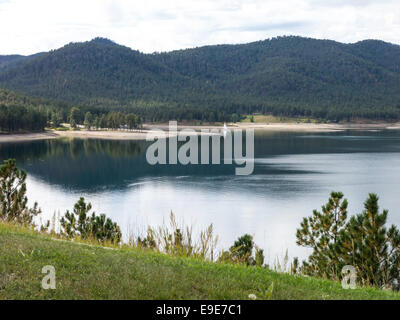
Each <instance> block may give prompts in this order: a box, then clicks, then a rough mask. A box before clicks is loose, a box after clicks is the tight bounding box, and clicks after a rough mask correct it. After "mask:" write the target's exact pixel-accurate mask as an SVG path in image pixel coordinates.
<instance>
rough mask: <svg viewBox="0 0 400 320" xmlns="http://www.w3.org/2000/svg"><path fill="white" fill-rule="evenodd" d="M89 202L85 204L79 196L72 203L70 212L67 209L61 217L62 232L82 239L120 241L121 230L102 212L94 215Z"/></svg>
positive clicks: (70, 236)
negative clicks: (76, 200) (72, 207)
mask: <svg viewBox="0 0 400 320" xmlns="http://www.w3.org/2000/svg"><path fill="white" fill-rule="evenodd" d="M91 209H92V205H91V204H90V203H88V204H86V202H85V199H84V198H80V199H79V201H78V202H77V203H76V204H75V205H74V209H73V211H72V212H70V211H68V210H67V212H66V213H65V215H64V217H62V218H61V220H60V223H61V227H62V234H64V235H66V236H67V237H69V238H74V237H77V236H79V237H81V238H82V239H96V240H97V241H99V242H102V243H104V242H105V241H110V242H112V243H119V242H120V241H121V230H120V228H119V226H118V225H117V224H116V223H115V222H113V221H112V220H111V219H109V218H106V216H105V215H104V214H101V215H100V216H96V214H95V213H94V212H93V213H92V214H91V215H90V214H89V212H90V210H91Z"/></svg>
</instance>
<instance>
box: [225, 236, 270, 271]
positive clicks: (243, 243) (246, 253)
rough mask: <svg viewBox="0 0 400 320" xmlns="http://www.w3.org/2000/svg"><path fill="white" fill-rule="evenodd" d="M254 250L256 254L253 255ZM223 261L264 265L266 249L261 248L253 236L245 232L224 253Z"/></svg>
mask: <svg viewBox="0 0 400 320" xmlns="http://www.w3.org/2000/svg"><path fill="white" fill-rule="evenodd" d="M253 251H255V252H254V255H253ZM219 261H221V262H231V263H244V264H246V265H248V266H255V265H256V266H260V267H261V266H262V265H263V264H264V251H263V250H262V249H259V248H258V247H257V246H256V245H255V244H254V241H253V237H252V236H251V235H249V234H245V235H243V236H241V237H240V238H238V239H237V240H236V241H235V242H234V244H233V246H232V247H230V249H229V251H225V252H223V253H222V255H221V257H220V258H219Z"/></svg>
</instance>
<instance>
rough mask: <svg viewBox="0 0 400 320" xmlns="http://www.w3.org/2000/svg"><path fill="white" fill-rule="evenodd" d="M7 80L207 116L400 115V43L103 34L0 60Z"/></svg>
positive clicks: (78, 96)
mask: <svg viewBox="0 0 400 320" xmlns="http://www.w3.org/2000/svg"><path fill="white" fill-rule="evenodd" d="M0 63H1V59H0ZM0 86H3V87H6V88H11V89H16V90H18V91H21V92H25V93H28V94H31V95H35V96H40V97H46V98H52V99H56V100H59V101H64V102H68V103H74V104H80V105H86V106H96V107H98V106H102V107H103V108H129V109H133V112H138V113H139V114H142V115H143V116H144V117H146V112H152V119H160V118H170V117H173V116H174V114H176V112H175V113H174V111H176V109H178V110H180V114H182V112H183V113H185V112H186V114H184V115H183V116H182V115H181V117H183V118H185V117H186V118H190V117H194V118H197V117H199V115H198V114H196V113H199V114H201V117H205V120H207V117H211V118H213V119H214V118H217V119H218V115H219V114H221V113H224V114H232V113H239V114H243V113H251V112H263V113H273V114H275V115H291V116H307V117H316V118H327V119H331V120H342V119H349V118H358V117H362V118H375V119H398V118H400V46H397V45H393V44H389V43H385V42H382V41H375V40H367V41H362V42H358V43H355V44H343V43H338V42H335V41H328V40H315V39H309V38H301V37H278V38H274V39H271V40H265V41H258V42H253V43H249V44H240V45H216V46H205V47H200V48H195V49H186V50H178V51H172V52H167V53H155V54H143V53H140V52H139V51H135V50H131V49H130V48H127V47H124V46H120V45H118V44H116V43H114V42H112V41H110V40H107V39H102V38H96V39H94V40H92V41H89V42H84V43H71V44H68V45H66V46H64V47H63V48H61V49H58V50H54V51H51V52H48V53H45V54H41V55H39V56H37V57H34V58H32V59H28V60H27V61H24V62H23V63H19V64H18V65H17V66H14V67H8V68H6V69H5V70H1V69H0ZM157 107H159V108H157ZM149 110H151V111H149ZM154 110H157V111H154ZM182 110H183V111H182ZM185 110H186V111H185ZM160 114H161V115H160ZM204 114H206V116H204Z"/></svg>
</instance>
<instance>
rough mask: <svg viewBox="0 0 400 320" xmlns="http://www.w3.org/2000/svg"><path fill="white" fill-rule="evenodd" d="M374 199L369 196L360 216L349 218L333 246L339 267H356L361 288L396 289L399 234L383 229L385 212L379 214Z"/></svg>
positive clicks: (399, 269) (399, 264)
mask: <svg viewBox="0 0 400 320" xmlns="http://www.w3.org/2000/svg"><path fill="white" fill-rule="evenodd" d="M378 200H379V198H378V196H377V195H376V194H374V193H371V194H369V197H368V199H367V200H366V201H365V203H364V208H365V209H364V211H363V213H361V214H359V215H357V216H355V217H352V218H351V219H350V222H349V223H348V226H347V228H346V231H345V232H341V237H340V239H339V245H338V246H337V249H338V252H339V253H340V258H341V260H342V264H347V265H352V266H354V267H355V268H356V271H357V276H358V277H359V279H360V280H361V282H362V284H363V285H370V286H377V287H380V288H384V287H385V288H398V286H399V284H400V233H399V230H398V229H397V228H396V227H395V226H394V225H393V226H391V228H390V229H389V230H387V229H386V228H385V224H386V220H387V216H388V211H387V210H384V211H383V212H382V213H379V206H378Z"/></svg>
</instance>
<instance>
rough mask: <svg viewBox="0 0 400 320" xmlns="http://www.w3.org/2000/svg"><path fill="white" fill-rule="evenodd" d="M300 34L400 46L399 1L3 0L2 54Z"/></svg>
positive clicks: (167, 46) (153, 47)
mask: <svg viewBox="0 0 400 320" xmlns="http://www.w3.org/2000/svg"><path fill="white" fill-rule="evenodd" d="M287 34H295V35H302V36H308V37H315V38H327V39H333V40H337V41H342V42H355V41H359V40H363V39H371V38H375V39H381V40H385V41H389V42H393V43H398V44H400V39H399V34H400V4H399V2H398V0H380V1H372V0H346V1H345V0H335V1H333V0H286V1H282V0H233V1H232V0H231V1H228V0H174V1H165V0H147V1H143V0H139V1H137V0H57V1H54V0H35V1H32V0H0V39H1V41H0V54H10V53H22V54H30V53H35V52H38V51H47V50H50V49H55V48H58V47H61V46H63V45H64V44H66V43H68V42H71V41H85V40H90V39H91V38H94V37H96V36H102V37H107V38H110V39H112V40H114V41H116V42H117V43H120V44H123V45H126V46H129V47H131V48H134V49H138V50H141V51H144V52H153V51H167V50H173V49H180V48H187V47H195V46H201V45H206V44H217V43H243V42H250V41H255V40H262V39H266V38H270V37H274V36H278V35H287Z"/></svg>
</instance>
